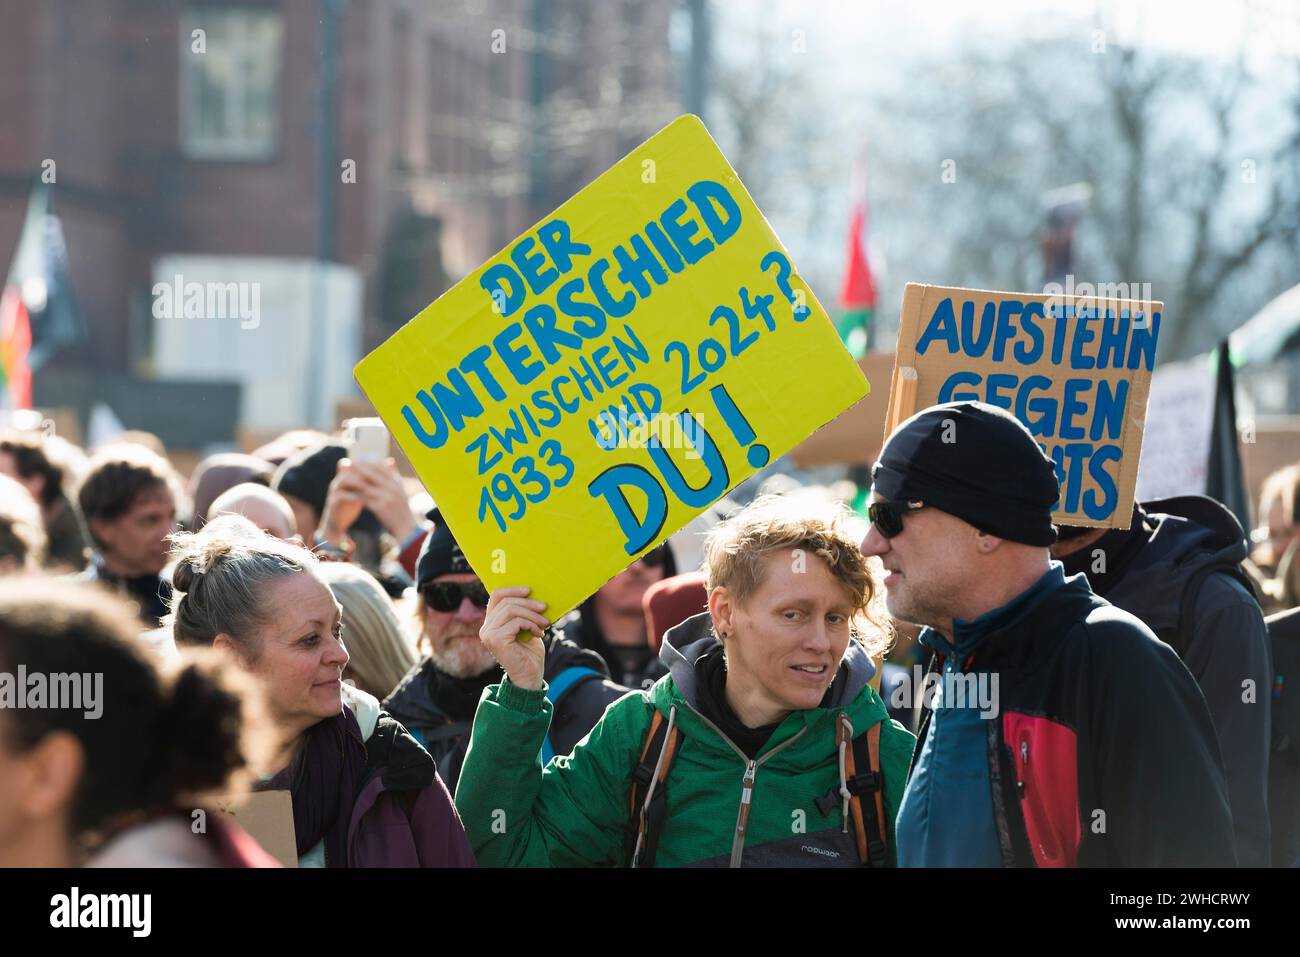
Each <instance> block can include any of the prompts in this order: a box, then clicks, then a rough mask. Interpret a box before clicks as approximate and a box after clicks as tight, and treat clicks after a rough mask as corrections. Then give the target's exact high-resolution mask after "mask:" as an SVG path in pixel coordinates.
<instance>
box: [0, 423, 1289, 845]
mask: <svg viewBox="0 0 1300 957" xmlns="http://www.w3.org/2000/svg"><path fill="white" fill-rule="evenodd" d="M954 436H955V440H954ZM777 478H778V480H779V481H777V482H769V483H768V484H767V485H766V486H765V488H764V490H763V492H764V493H765V494H759V495H757V496H756V497H755V498H754V499H753V500H752V501H750V502H749V504H747V505H745V506H744V507H739V506H737V505H735V504H734V503H732V502H731V501H729V500H724V501H723V502H721V503H718V504H717V505H715V506H714V507H713V508H711V509H709V510H707V511H706V513H705V514H704V515H702V516H701V517H700V518H699V519H697V520H696V521H694V522H692V523H691V524H690V525H689V526H687V528H686V529H684V530H682V531H681V532H679V533H678V534H677V535H675V536H674V537H673V538H671V539H669V541H667V542H666V543H664V544H662V545H660V546H659V547H656V548H654V549H652V550H650V551H649V552H647V553H646V554H644V555H642V556H641V557H640V558H638V559H637V560H635V561H634V562H632V564H631V565H630V566H629V567H628V568H626V569H625V570H624V571H622V572H621V573H619V574H618V575H616V576H615V577H614V578H612V579H611V580H610V581H609V582H607V583H606V584H605V585H603V586H602V587H601V588H600V589H599V590H597V591H596V593H595V594H593V595H592V596H591V597H589V598H588V599H587V600H586V601H584V602H583V603H582V604H581V605H580V606H579V607H578V608H577V609H575V610H574V611H573V612H571V613H570V614H568V615H567V616H565V617H563V618H561V619H559V620H554V617H553V615H552V614H551V611H552V610H551V609H548V608H546V606H545V605H543V604H542V603H541V602H540V601H538V600H536V599H535V598H533V597H530V596H531V592H530V589H529V587H528V585H529V583H527V582H519V583H517V584H516V585H515V586H513V587H508V588H499V589H497V590H496V591H494V592H491V593H490V592H489V590H488V589H487V587H486V586H485V585H484V583H483V582H482V581H481V580H480V578H479V576H478V575H477V574H476V573H475V571H474V569H473V568H472V567H471V566H470V564H469V562H468V560H467V559H466V557H465V554H464V553H463V552H462V550H461V548H460V546H459V544H458V543H457V541H456V539H455V538H454V537H453V535H452V532H451V530H450V528H449V527H448V526H447V524H446V523H445V522H444V521H443V519H442V516H441V514H440V513H439V511H438V510H437V508H436V507H435V505H434V503H433V502H432V501H431V500H430V499H429V496H428V494H427V493H426V492H425V491H424V490H423V489H421V488H420V487H419V485H418V482H415V481H414V480H411V479H407V478H403V477H402V476H401V474H400V473H399V471H398V469H397V467H396V464H395V463H394V461H393V460H391V459H388V460H386V461H384V462H379V463H376V462H370V461H353V460H352V459H351V458H350V457H349V447H348V444H347V440H346V439H345V438H341V437H339V436H331V435H328V434H324V433H320V432H313V431H305V430H302V431H294V432H289V433H286V434H284V435H282V436H280V437H279V438H277V439H276V440H274V441H272V442H270V443H268V444H267V445H264V446H262V447H261V448H258V449H255V450H253V451H252V452H251V453H250V454H221V455H214V456H211V457H210V458H208V459H205V460H204V461H202V462H201V463H199V465H198V466H197V467H196V468H195V469H194V471H193V474H192V475H190V476H189V477H188V481H187V480H186V478H185V477H182V476H181V475H180V474H178V472H177V470H176V469H175V468H174V467H173V465H172V464H171V462H170V461H169V459H168V457H167V455H166V452H165V450H164V449H163V448H162V445H161V443H159V442H158V441H157V440H156V439H154V438H153V437H152V436H147V435H143V434H132V433H128V434H126V435H124V436H122V437H121V438H120V439H119V440H116V441H114V442H113V443H112V444H108V445H105V446H103V447H100V448H96V449H93V450H91V452H90V453H89V454H87V453H86V452H83V451H82V450H80V449H78V448H77V447H76V446H74V445H72V444H71V443H68V442H66V441H64V440H63V439H61V438H59V437H57V436H53V435H47V434H44V433H43V432H40V431H21V430H12V431H8V432H4V433H0V865H3V866H40V865H45V866H82V865H84V866H229V867H261V866H277V860H276V858H274V857H272V856H271V854H270V853H268V849H264V847H263V846H262V845H261V844H259V843H258V841H257V840H255V839H254V838H253V837H251V836H250V835H249V833H246V832H245V830H244V829H242V828H241V827H240V826H239V825H238V824H237V823H233V822H234V821H235V820H237V816H236V817H235V818H231V817H230V816H229V815H225V814H220V813H210V814H209V813H208V811H210V810H212V809H213V808H214V807H216V806H217V805H218V804H221V805H222V806H225V805H227V804H229V802H231V801H236V802H237V801H239V800H241V799H250V798H255V797H257V796H259V795H261V794H263V793H264V792H268V791H269V792H277V791H278V792H287V794H288V801H289V805H288V806H289V807H290V808H291V816H292V828H293V829H292V838H293V845H294V847H293V850H292V852H291V857H292V859H291V860H289V861H287V863H296V864H297V865H298V866H304V867H372V866H442V867H461V866H473V865H475V864H476V863H477V864H479V865H483V866H502V865H506V866H510V865H524V866H575V865H576V866H637V867H648V866H677V865H686V864H691V865H701V864H702V865H714V866H727V865H730V866H742V865H743V866H878V867H880V866H904V867H935V866H969V867H1010V866H1089V865H1093V866H1096V865H1102V866H1164V865H1198V866H1233V865H1240V866H1268V865H1273V866H1291V865H1295V864H1297V863H1300V730H1298V729H1297V728H1296V723H1297V714H1296V712H1297V707H1296V703H1295V702H1294V701H1293V700H1292V697H1293V696H1294V695H1295V694H1296V691H1295V690H1294V689H1295V688H1296V687H1300V685H1297V682H1300V654H1297V647H1300V607H1298V606H1300V462H1297V463H1295V464H1294V465H1291V466H1289V467H1287V468H1284V469H1282V470H1280V471H1278V472H1276V473H1275V474H1273V475H1271V476H1270V477H1269V478H1268V480H1267V481H1266V482H1265V483H1264V485H1263V487H1262V488H1261V489H1260V490H1259V492H1260V494H1259V496H1258V500H1257V513H1258V522H1257V525H1258V528H1257V529H1256V530H1255V531H1254V532H1252V533H1248V532H1247V531H1246V530H1244V529H1243V528H1242V527H1241V525H1240V524H1239V522H1238V521H1237V519H1236V518H1235V517H1234V516H1233V514H1232V513H1231V512H1229V511H1228V510H1227V509H1226V508H1225V507H1223V506H1222V505H1220V504H1219V503H1218V502H1216V501H1214V500H1212V499H1210V498H1207V497H1204V496H1186V497H1182V498H1174V499H1166V500H1160V501H1149V502H1141V503H1137V504H1135V505H1134V507H1133V514H1132V522H1131V525H1130V526H1129V528H1127V529H1096V528H1075V527H1069V526H1063V525H1060V524H1056V523H1055V522H1054V518H1053V513H1054V510H1055V508H1056V506H1057V503H1058V501H1059V488H1058V483H1057V475H1056V471H1055V468H1054V466H1053V463H1052V461H1051V459H1050V458H1048V457H1047V456H1045V455H1044V453H1043V451H1042V449H1041V448H1040V447H1039V445H1038V444H1037V442H1036V441H1035V440H1034V438H1033V437H1032V436H1031V435H1030V433H1029V431H1028V430H1027V429H1026V428H1025V427H1024V426H1023V425H1021V424H1020V423H1019V422H1018V421H1017V420H1016V419H1014V418H1013V417H1011V416H1010V415H1008V414H1006V413H1004V412H1003V411H1001V410H1000V409H997V408H994V407H992V406H989V405H985V404H982V403H972V402H963V403H949V404H947V405H943V406H936V407H933V408H930V409H927V410H923V411H922V412H920V413H918V414H917V415H915V416H913V417H912V418H910V419H908V420H907V421H906V422H904V423H902V424H901V425H900V426H899V427H898V428H897V429H895V430H894V432H893V433H892V435H891V436H890V437H889V439H888V441H887V442H886V444H885V446H884V448H883V449H882V451H881V453H880V456H879V459H878V461H877V462H876V464H875V466H874V468H873V470H872V491H871V498H870V504H869V508H868V509H867V510H866V511H867V514H866V515H864V516H859V515H857V514H855V513H854V512H852V511H851V510H850V509H849V508H848V507H846V506H845V505H843V504H841V503H840V502H838V501H837V500H836V497H835V495H833V494H832V490H830V489H827V488H822V487H817V488H805V489H800V490H797V491H796V490H792V489H790V488H789V487H788V486H789V484H790V482H789V480H788V479H787V478H786V477H784V476H778V477H777ZM581 547H582V545H581V542H580V541H575V542H573V543H557V544H556V556H555V560H556V562H557V563H558V564H560V565H563V563H564V561H565V555H564V550H565V549H566V548H581ZM19 675H41V676H56V675H58V676H71V677H75V678H77V679H78V680H81V679H84V680H85V681H86V682H91V684H88V685H87V686H86V687H85V688H84V689H82V694H81V698H82V699H83V700H80V701H79V702H78V706H77V707H67V706H59V707H48V706H41V705H34V704H32V703H31V702H26V701H24V700H23V696H24V695H28V694H29V693H30V689H29V688H26V687H22V688H20V687H18V685H19V684H20V683H21V679H20V678H19V677H18V676H19ZM94 676H99V677H98V679H96V680H99V681H102V687H99V686H93V687H92V685H93V682H92V678H93V677H94ZM6 677H7V680H8V684H5V681H6ZM69 680H71V679H69ZM1288 681H1289V682H1290V687H1289V686H1288ZM61 690H63V691H67V690H68V688H66V687H64V688H62V689H61ZM46 693H47V694H53V688H52V687H50V688H47V689H46ZM15 696H17V697H15ZM63 704H64V705H66V704H67V702H66V701H65V702H63ZM92 712H98V713H95V714H94V716H93V717H92V716H91V714H92ZM197 818H202V819H203V820H204V821H205V822H206V823H205V826H203V827H196V826H194V821H195V820H196V819H197ZM281 862H284V861H283V855H282V857H281Z"/></svg>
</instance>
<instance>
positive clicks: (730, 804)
mask: <svg viewBox="0 0 1300 957" xmlns="http://www.w3.org/2000/svg"><path fill="white" fill-rule="evenodd" d="M716 647H718V639H717V638H716V637H715V636H714V635H713V634H712V632H711V622H710V619H709V615H708V614H707V613H705V614H701V615H696V616H695V617H694V618H690V619H688V620H687V621H685V622H683V623H682V624H681V625H678V626H677V627H676V628H674V629H672V630H670V631H669V632H668V634H667V635H665V636H664V645H663V648H662V649H661V651H660V657H661V659H662V660H663V661H664V663H665V664H666V665H667V666H668V669H669V674H668V675H667V676H666V677H664V678H661V679H660V680H659V681H658V682H657V683H656V684H655V685H654V686H653V687H652V688H650V689H649V690H647V691H638V692H632V693H630V694H627V695H625V696H624V697H622V698H620V699H619V700H617V701H615V702H614V703H613V704H611V705H610V706H609V707H608V708H607V709H606V711H605V715H604V717H603V718H601V720H600V721H599V722H598V723H597V724H596V726H595V727H594V728H592V730H591V733H590V734H588V735H587V737H586V738H584V739H583V740H582V741H580V742H579V743H578V744H577V746H576V747H575V748H574V749H573V752H572V754H569V755H567V756H558V757H555V758H553V759H552V760H551V762H550V763H549V764H548V765H547V766H546V768H545V769H543V768H542V767H541V762H540V760H539V757H538V752H539V751H540V750H541V745H542V738H543V737H544V736H545V735H546V729H547V726H548V724H549V722H550V720H551V705H550V703H549V702H547V701H546V699H545V696H544V693H543V691H540V690H539V691H531V690H528V689H525V688H520V687H519V686H517V685H515V684H512V683H511V682H510V681H509V679H507V680H505V681H503V682H502V683H500V684H497V685H491V686H490V687H488V688H487V689H486V690H485V691H484V694H483V698H482V700H481V701H480V702H479V706H478V712H477V713H476V715H475V717H474V728H473V732H472V735H471V739H470V747H469V752H468V753H467V754H466V756H465V764H464V766H463V769H462V771H461V775H460V783H459V786H458V787H457V789H456V806H457V808H458V809H459V810H460V814H461V817H462V819H463V821H464V824H465V831H466V833H467V834H468V835H469V838H470V843H471V844H472V845H473V847H474V854H475V858H476V859H477V861H478V863H479V866H482V867H491V866H525V867H548V866H554V867H609V866H622V865H627V864H628V863H630V861H629V860H628V856H627V853H626V850H625V838H626V833H627V827H628V824H629V822H630V814H629V809H628V803H629V799H630V790H631V776H632V772H633V770H634V769H635V767H636V765H637V761H638V759H639V757H640V753H641V749H642V747H643V745H644V741H645V738H646V735H647V733H648V731H649V728H650V720H651V716H652V714H653V710H654V709H658V710H659V711H661V712H663V714H664V715H665V717H667V716H668V715H669V714H670V713H673V714H674V720H675V723H676V725H677V727H679V728H680V729H681V730H682V732H683V733H684V735H685V740H684V742H683V743H682V745H681V748H680V750H679V751H678V753H677V756H676V759H675V760H674V761H673V764H672V769H671V771H670V773H669V775H668V778H667V781H666V783H665V787H666V810H665V819H664V824H663V829H662V831H661V833H660V837H659V846H658V852H657V854H656V857H655V865H656V866H658V867H680V866H684V865H700V866H726V865H728V864H729V865H730V866H732V867H740V866H748V867H759V866H787V867H801V866H802V867H806V866H817V865H831V866H836V865H838V866H856V865H857V863H858V857H857V850H856V843H855V836H854V834H853V829H852V825H851V824H850V825H849V828H848V830H847V831H845V830H844V823H845V822H844V817H843V811H842V804H841V802H840V801H839V800H835V801H834V802H833V806H830V807H829V812H828V813H827V814H823V813H822V812H821V811H820V810H819V809H818V806H817V804H816V799H817V798H819V797H822V796H824V795H826V794H827V792H828V791H831V790H832V789H833V788H834V789H836V790H837V791H838V788H839V786H840V767H839V753H838V749H837V747H836V724H837V720H838V718H837V716H838V714H839V713H840V712H841V711H843V712H845V713H846V714H847V715H848V718H849V720H850V722H851V723H852V725H853V733H854V735H855V736H856V735H859V734H861V733H862V732H864V731H866V730H867V728H868V727H869V726H870V725H872V724H874V723H877V722H881V723H882V727H881V735H880V764H881V770H882V771H883V774H884V781H885V787H884V790H885V795H884V798H885V814H886V818H887V841H888V850H889V862H890V863H891V864H892V863H893V862H894V818H895V816H896V815H897V813H898V805H899V801H900V799H901V797H902V793H903V787H904V785H905V783H906V780H907V768H908V764H909V762H910V760H911V756H912V749H913V745H914V743H915V739H914V737H913V736H912V735H911V733H909V732H908V731H907V730H905V729H904V728H903V726H902V725H900V724H899V723H898V722H896V721H892V720H890V718H889V717H888V714H887V713H886V710H885V704H884V702H883V701H882V700H881V699H880V696H879V695H877V694H876V692H875V691H873V690H872V689H871V688H870V686H868V684H867V682H868V681H869V680H870V678H871V677H872V675H873V674H874V673H875V667H874V665H873V664H872V663H871V659H870V658H869V657H868V655H867V653H866V652H865V651H864V650H863V649H862V648H861V646H860V645H858V644H857V643H856V642H851V643H850V644H849V649H848V651H847V652H846V653H845V656H844V659H843V661H842V662H841V664H840V667H839V669H838V671H837V673H836V676H835V679H834V681H833V682H832V683H831V686H830V689H829V690H828V692H827V695H826V698H825V699H824V700H823V702H822V705H821V706H820V707H817V708H812V709H809V710H806V711H796V712H793V713H792V714H790V715H788V716H787V717H786V719H785V720H784V721H782V722H781V724H780V725H779V726H778V727H777V729H776V731H775V732H774V733H773V734H772V737H771V739H770V740H769V741H768V743H767V744H766V746H765V747H764V749H763V751H762V752H761V753H760V754H759V755H758V757H757V758H756V759H755V760H753V761H751V760H749V758H747V757H746V756H745V755H744V753H743V752H742V751H741V750H740V749H739V748H737V747H736V746H735V745H734V744H732V742H731V741H730V740H728V739H727V738H726V737H725V736H724V735H723V734H722V732H721V731H719V730H718V728H717V727H716V726H715V725H714V724H713V723H712V722H710V721H708V720H707V719H706V718H704V717H703V716H702V715H701V714H700V712H699V711H698V710H697V703H698V697H697V680H696V671H695V662H696V661H698V660H699V659H700V658H701V657H703V656H704V655H705V654H706V653H708V652H709V651H710V650H712V649H714V648H716ZM859 770H862V769H859ZM864 800H866V798H865V797H864ZM746 802H748V803H749V813H748V816H747V819H746V818H745V817H743V816H742V814H741V811H742V808H743V806H744V804H745V803H746ZM828 805H829V802H823V806H828ZM742 821H744V822H745V826H744V827H741V826H740V825H741V822H742Z"/></svg>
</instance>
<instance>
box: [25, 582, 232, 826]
mask: <svg viewBox="0 0 1300 957" xmlns="http://www.w3.org/2000/svg"><path fill="white" fill-rule="evenodd" d="M134 617H135V616H134V613H133V612H132V610H131V608H130V606H128V605H126V604H125V603H124V602H123V601H122V599H120V598H118V597H117V596H115V595H112V594H110V593H108V592H106V591H102V590H101V589H99V588H98V587H96V586H88V585H85V584H79V583H75V582H69V581H65V580H58V579H51V578H39V577H36V578H24V579H22V580H18V579H9V580H6V581H3V582H0V671H5V672H8V673H10V674H13V673H14V672H15V671H16V669H17V668H18V666H20V665H21V666H24V667H25V669H26V674H28V675H32V674H41V675H45V676H47V680H49V681H53V677H51V676H70V675H85V674H90V675H94V676H102V677H100V678H99V680H98V682H97V684H98V688H97V695H98V698H99V700H98V701H97V702H96V705H95V709H94V710H95V711H98V714H97V715H95V716H93V717H92V716H91V713H88V712H87V711H85V710H81V709H78V708H76V707H71V708H69V707H47V708H38V709H32V708H11V709H6V710H5V712H4V726H5V730H6V731H7V734H6V738H7V740H6V741H5V742H4V745H5V746H6V747H7V748H9V749H10V750H16V751H18V752H19V753H23V752H26V751H29V750H31V749H32V748H34V747H36V746H37V745H38V744H39V743H40V742H41V740H43V739H44V738H45V737H46V736H47V735H49V734H53V733H59V732H63V733H66V734H70V735H72V736H73V737H74V738H76V739H77V741H78V742H79V743H80V744H81V749H82V752H83V757H84V766H83V770H82V774H81V780H80V781H79V783H78V785H77V789H76V792H75V796H74V798H73V803H72V808H71V820H72V831H73V835H74V836H75V837H77V838H79V839H82V840H83V841H84V840H86V837H87V835H88V834H90V835H93V833H94V832H97V831H99V830H101V829H105V828H110V827H111V826H112V825H113V824H114V823H116V822H120V821H122V820H123V819H124V818H129V817H130V816H132V815H134V814H138V813H140V812H148V811H154V810H158V809H160V808H169V807H189V806H194V805H195V804H196V802H197V801H198V799H199V798H201V797H202V796H203V795H205V794H210V793H219V792H222V791H226V790H228V789H229V788H230V787H231V783H232V782H231V778H232V776H234V775H236V774H237V772H240V771H241V769H242V768H244V767H245V766H246V764H247V763H248V762H247V760H246V755H247V752H246V750H245V745H246V742H245V740H244V738H243V728H244V711H243V707H244V706H243V704H242V702H241V693H240V686H239V681H240V679H239V677H238V675H237V674H234V673H232V672H230V671H229V670H227V669H230V668H231V667H232V666H230V665H226V664H222V663H220V662H219V661H218V660H217V659H216V658H215V657H214V654H215V653H211V652H209V653H208V657H207V658H206V659H205V660H198V659H192V660H189V661H187V662H185V663H183V664H182V666H181V667H180V668H179V670H177V671H176V672H175V673H174V674H171V675H170V676H165V675H163V674H162V673H161V672H160V670H159V669H158V667H157V666H155V665H154V663H153V661H152V660H151V659H149V658H148V657H146V653H145V652H144V651H143V650H142V646H141V644H140V642H139V639H138V638H137V637H136V633H135V625H134V624H133V621H134ZM190 654H193V653H190ZM81 703H82V704H85V703H86V702H85V701H82V702H81Z"/></svg>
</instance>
